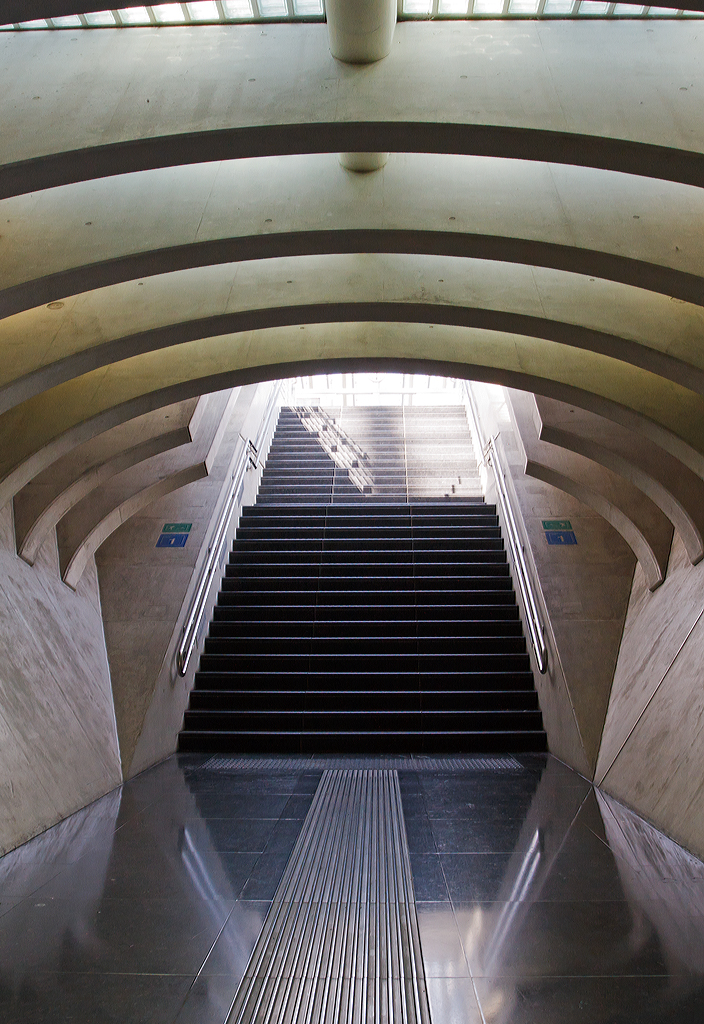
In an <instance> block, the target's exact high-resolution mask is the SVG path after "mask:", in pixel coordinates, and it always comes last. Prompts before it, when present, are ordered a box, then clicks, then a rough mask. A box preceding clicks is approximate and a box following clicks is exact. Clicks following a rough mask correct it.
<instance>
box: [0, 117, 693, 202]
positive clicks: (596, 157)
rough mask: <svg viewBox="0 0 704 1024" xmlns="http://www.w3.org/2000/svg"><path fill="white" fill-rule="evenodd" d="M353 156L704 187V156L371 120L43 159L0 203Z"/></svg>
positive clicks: (499, 129) (137, 142)
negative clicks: (226, 168)
mask: <svg viewBox="0 0 704 1024" xmlns="http://www.w3.org/2000/svg"><path fill="white" fill-rule="evenodd" d="M356 151H358V152H369V151H374V152H376V151H378V152H391V153H406V152H422V153H435V154H452V155H465V156H488V157H500V158H504V159H514V160H533V161H535V160H537V161H540V162H541V163H542V162H548V163H553V164H573V165H577V166H580V167H592V168H599V169H601V170H606V171H618V172H621V173H625V174H633V175H636V176H638V177H646V178H658V179H661V180H663V181H672V182H679V183H680V184H684V185H694V186H696V187H698V188H701V187H703V186H704V153H701V152H696V151H694V150H684V149H676V148H674V147H669V146H658V145H654V144H652V143H647V142H636V141H633V140H630V139H618V138H607V137H605V136H598V135H586V134H581V133H578V132H574V133H572V132H563V131H553V130H548V129H540V128H524V127H513V126H508V125H484V124H470V123H464V124H462V123H445V124H439V123H433V122H429V121H402V122H397V121H373V120H372V121H346V122H344V123H338V122H315V123H312V122H311V123H299V124H275V125H252V126H245V127H238V128H219V129H212V130H210V131H197V132H183V133H178V134H173V135H160V136H157V137H151V138H140V139H129V140H127V141H124V142H115V143H108V144H104V145H98V146H90V147H88V148H85V149H77V150H71V151H68V152H59V153H52V154H45V155H42V156H37V157H33V158H31V159H28V160H20V161H17V162H15V163H6V164H4V165H2V166H0V199H8V198H10V197H11V196H19V195H27V194H28V193H29V192H36V191H39V190H42V189H47V188H56V187H57V186H60V185H68V184H72V183H75V182H79V181H88V180H91V179H95V178H105V177H112V176H114V175H119V174H132V173H134V172H136V171H145V170H151V169H154V168H157V167H177V166H182V165H184V164H196V163H210V162H214V161H221V160H242V159H249V158H251V157H262V156H287V155H296V154H303V153H339V152H356Z"/></svg>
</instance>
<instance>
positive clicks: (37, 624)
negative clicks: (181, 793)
mask: <svg viewBox="0 0 704 1024" xmlns="http://www.w3.org/2000/svg"><path fill="white" fill-rule="evenodd" d="M120 781H121V773H120V757H119V751H118V744H117V732H116V729H115V715H114V712H113V703H112V693H111V689H110V675H109V671H108V662H107V657H106V651H105V640H104V637H103V624H102V621H101V616H100V598H99V594H98V586H97V577H96V572H95V565H94V564H92V565H90V566H89V567H88V569H87V570H86V572H85V574H84V576H83V579H82V580H81V583H80V585H79V588H78V590H77V591H76V592H75V593H74V592H73V591H72V590H70V589H69V588H68V587H67V586H66V585H65V584H64V583H62V582H61V580H60V579H59V575H58V559H57V552H56V543H55V541H54V540H52V541H51V543H50V544H48V545H47V546H46V547H45V548H44V549H42V551H41V552H40V557H39V558H38V559H37V563H36V564H35V565H34V566H29V565H27V564H26V563H25V562H23V561H22V559H21V558H18V556H17V555H16V554H15V549H14V535H13V528H12V518H11V509H10V506H7V507H5V508H4V509H2V510H0V853H3V852H5V851H7V850H10V849H12V848H13V847H15V846H17V845H19V844H20V843H22V842H24V841H25V840H27V839H30V838H31V837H32V836H34V835H37V833H39V832H42V831H43V830H44V829H46V828H48V827H49V826H50V825H53V824H55V823H56V822H57V821H59V820H60V819H61V818H64V817H66V815H68V814H71V813H72V812H73V811H76V810H78V809H79V808H80V807H83V806H85V804H87V803H90V802H91V801H92V800H94V799H96V798H97V797H99V796H102V795H103V794H104V793H107V792H108V791H109V790H110V789H112V788H113V787H115V786H117V785H118V784H119V783H120Z"/></svg>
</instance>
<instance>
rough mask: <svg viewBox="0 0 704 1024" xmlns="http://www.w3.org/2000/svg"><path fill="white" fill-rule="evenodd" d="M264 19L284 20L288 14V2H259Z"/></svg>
mask: <svg viewBox="0 0 704 1024" xmlns="http://www.w3.org/2000/svg"><path fill="white" fill-rule="evenodd" d="M259 10H260V11H261V12H262V17H263V18H282V17H284V16H285V15H286V14H288V10H287V7H286V0H259Z"/></svg>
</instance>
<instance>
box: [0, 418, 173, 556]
mask: <svg viewBox="0 0 704 1024" xmlns="http://www.w3.org/2000/svg"><path fill="white" fill-rule="evenodd" d="M191 440H192V436H191V432H190V431H189V429H188V427H181V428H179V429H177V430H172V431H168V432H167V433H165V434H160V435H158V436H157V437H154V438H150V439H149V440H147V441H143V442H142V443H141V444H139V445H135V446H134V447H132V448H128V449H127V450H126V451H123V452H120V453H119V454H118V455H115V456H113V458H111V459H108V460H106V461H105V462H102V463H100V464H99V465H96V466H93V467H91V468H90V469H88V470H86V472H84V473H81V475H80V476H78V477H77V478H76V479H75V480H74V481H73V482H72V483H71V484H69V486H68V487H65V488H64V489H63V490H61V491H59V493H58V494H56V495H55V496H54V497H53V498H52V499H51V500H50V501H49V503H48V504H46V505H45V506H44V508H43V509H42V510H41V512H40V513H39V514H38V515H37V516H36V518H35V519H34V520H33V521H32V522H31V525H29V527H28V528H25V529H23V530H22V531H21V532H20V531H17V534H16V540H17V554H18V555H19V556H20V557H21V558H23V559H24V560H25V562H29V564H30V565H34V561H35V559H36V557H37V553H38V552H39V549H40V548H41V546H42V544H43V543H44V541H45V540H46V538H47V536H48V535H49V533H50V532H51V530H53V529H54V528H55V527H56V525H57V523H58V522H59V520H60V519H62V517H63V516H65V515H66V513H67V512H68V511H69V510H70V509H71V508H73V507H74V505H77V504H78V502H79V501H82V500H83V498H85V497H86V495H88V494H90V493H91V491H93V490H95V488H96V487H100V486H101V484H103V483H105V482H106V481H107V480H110V479H111V478H112V477H113V476H116V475H117V474H118V473H122V472H124V471H125V470H126V469H129V468H130V467H132V466H136V465H138V464H139V463H140V462H143V461H144V460H145V459H150V458H152V457H153V456H154V455H159V454H161V453H162V452H170V451H173V450H174V449H175V448H180V447H181V446H182V445H186V444H188V443H189V442H190V441H191ZM15 521H17V517H15Z"/></svg>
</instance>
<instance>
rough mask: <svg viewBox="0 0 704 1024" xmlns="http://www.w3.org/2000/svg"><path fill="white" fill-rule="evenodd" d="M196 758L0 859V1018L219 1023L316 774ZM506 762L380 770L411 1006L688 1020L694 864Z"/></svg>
mask: <svg viewBox="0 0 704 1024" xmlns="http://www.w3.org/2000/svg"><path fill="white" fill-rule="evenodd" d="M208 760H209V758H207V757H205V756H200V755H178V756H174V757H172V758H169V759H168V760H167V761H165V762H163V763H162V764H160V765H158V766H156V767H155V768H154V769H151V770H150V771H148V772H144V773H143V774H142V775H140V776H138V777H137V778H136V779H133V780H131V781H130V782H128V783H127V784H126V785H124V786H123V787H121V789H119V790H116V791H115V792H114V793H110V794H108V795H107V796H106V797H105V798H103V800H99V801H97V802H96V803H94V804H92V805H91V806H90V807H88V808H85V809H84V810H83V811H81V812H79V813H78V814H76V815H73V816H72V817H71V818H68V819H66V820H65V821H63V822H61V823H59V824H58V825H57V826H55V827H54V828H52V829H49V830H48V831H47V832H45V833H43V835H41V836H38V837H36V839H34V840H32V841H31V842H29V843H27V844H25V845H24V846H22V847H20V848H19V849H18V850H15V851H13V852H12V853H10V854H8V855H6V856H5V857H3V858H0V1024H25V1022H32V1024H43V1022H44V1021H47V1022H49V1021H51V1024H64V1022H66V1024H68V1022H74V1021H75V1022H80V1024H93V1022H95V1024H113V1022H115V1024H117V1022H119V1024H142V1022H146V1021H149V1022H150V1024H224V1022H225V1020H226V1018H227V1015H228V1012H229V1009H230V1007H231V1005H232V1001H233V999H234V996H235V993H236V991H237V986H238V985H239V982H240V980H241V978H242V976H243V973H244V971H245V968H246V965H247V962H248V960H249V957H250V955H251V951H252V949H253V948H254V945H255V943H256V940H257V937H258V935H259V933H260V930H261V928H262V924H263V921H264V918H265V916H266V914H267V912H268V909H269V907H270V904H271V900H272V897H273V895H274V893H275V891H276V888H277V886H278V884H279V881H280V879H281V876H282V874H283V872H284V870H285V867H286V864H287V862H288V860H289V857H290V855H291V852H292V850H293V847H294V845H295V843H296V840H297V838H298V836H299V834H300V830H301V827H302V825H303V820H304V818H305V815H306V813H307V811H308V808H309V806H310V803H311V800H312V797H313V794H314V793H315V790H316V788H317V786H318V784H319V782H320V778H321V772H320V771H316V770H315V768H314V765H315V762H314V760H313V761H307V762H306V764H305V767H302V768H301V770H300V771H288V770H287V771H286V772H280V773H277V774H275V773H270V772H262V771H257V772H251V773H250V772H247V771H241V770H240V771H237V772H233V771H231V770H228V771H218V770H215V769H214V768H208V767H207V762H208ZM518 760H519V761H520V764H521V765H522V767H521V768H520V769H515V770H512V771H509V772H490V771H485V772H477V771H464V772H455V773H448V772H444V773H433V772H430V771H426V770H418V771H402V772H400V773H399V786H400V790H401V795H402V803H403V809H404V816H405V828H406V835H407V840H408V848H409V856H410V862H411V870H412V874H413V886H414V891H415V897H416V900H417V904H416V908H417V915H418V927H419V932H420V938H421V946H422V954H423V960H424V965H425V971H426V978H427V988H428V996H429V1000H430V1007H431V1013H432V1024H536V1022H540V1024H570V1022H572V1021H576V1022H579V1024H675V1022H677V1024H693V1022H695V1021H696V1022H697V1024H700V1022H701V1021H702V1020H704V864H702V862H701V861H699V860H698V859H697V858H696V857H693V856H692V855H691V854H689V853H687V852H686V851H685V850H683V849H682V848H681V847H678V846H677V844H676V843H674V842H673V841H672V840H670V839H668V838H667V837H665V836H663V835H662V834H661V833H659V832H658V831H657V830H656V829H654V828H653V826H651V825H649V824H648V823H647V822H644V821H643V819H641V818H639V817H638V816H637V815H635V814H633V813H632V812H630V811H628V810H627V809H626V808H624V807H622V806H621V805H619V804H618V803H617V802H616V801H614V800H612V799H611V798H609V797H607V796H605V795H604V794H603V793H601V792H599V791H598V790H593V789H592V788H591V787H590V786H589V784H588V783H587V782H586V781H585V780H584V779H583V778H581V777H580V776H578V775H577V774H576V773H575V772H572V771H571V770H570V769H568V768H567V767H566V766H565V765H563V764H561V763H560V762H558V761H556V760H555V759H554V758H551V757H549V756H547V755H520V756H519V758H518Z"/></svg>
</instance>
